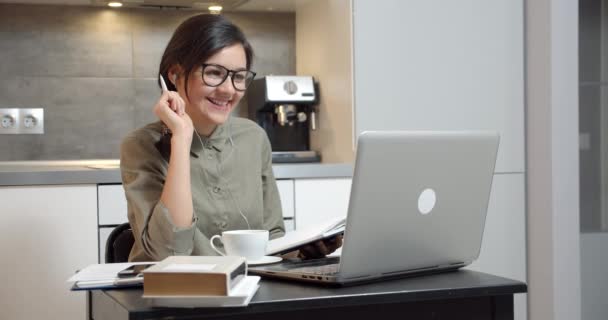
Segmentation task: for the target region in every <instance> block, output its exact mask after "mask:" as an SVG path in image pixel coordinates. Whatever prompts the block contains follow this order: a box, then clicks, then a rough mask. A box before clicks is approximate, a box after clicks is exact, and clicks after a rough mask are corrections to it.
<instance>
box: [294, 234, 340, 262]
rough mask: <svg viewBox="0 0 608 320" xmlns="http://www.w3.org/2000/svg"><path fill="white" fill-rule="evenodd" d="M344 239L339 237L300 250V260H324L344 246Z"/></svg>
mask: <svg viewBox="0 0 608 320" xmlns="http://www.w3.org/2000/svg"><path fill="white" fill-rule="evenodd" d="M342 238H343V237H342V235H337V236H335V237H332V238H330V239H325V240H319V241H317V242H313V243H311V244H308V245H305V246H303V247H301V248H300V250H299V253H298V258H300V259H303V260H307V259H319V258H323V257H325V256H326V255H328V254H330V253H332V252H334V251H336V249H338V248H340V247H341V246H342Z"/></svg>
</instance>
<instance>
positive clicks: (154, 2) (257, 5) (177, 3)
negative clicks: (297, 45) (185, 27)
mask: <svg viewBox="0 0 608 320" xmlns="http://www.w3.org/2000/svg"><path fill="white" fill-rule="evenodd" d="M296 1H297V0H216V1H214V0H122V2H123V4H124V6H125V7H178V8H184V9H207V7H209V6H210V5H214V4H219V5H221V6H223V7H224V10H226V11H277V12H295V11H296ZM107 2H108V1H107V0H0V3H14V4H49V5H77V6H105V5H106V4H107Z"/></svg>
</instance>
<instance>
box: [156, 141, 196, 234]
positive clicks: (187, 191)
mask: <svg viewBox="0 0 608 320" xmlns="http://www.w3.org/2000/svg"><path fill="white" fill-rule="evenodd" d="M190 179H191V178H190V143H188V141H187V139H180V138H178V137H175V136H174V137H173V138H172V139H171V158H170V160H169V169H168V171H167V177H166V180H165V186H164V187H163V192H162V195H161V198H160V199H161V201H162V203H163V204H164V205H165V207H167V209H168V210H169V214H170V215H171V219H172V221H173V223H174V224H175V226H177V227H188V226H190V225H191V224H192V215H193V212H194V208H193V206H192V190H191V184H190Z"/></svg>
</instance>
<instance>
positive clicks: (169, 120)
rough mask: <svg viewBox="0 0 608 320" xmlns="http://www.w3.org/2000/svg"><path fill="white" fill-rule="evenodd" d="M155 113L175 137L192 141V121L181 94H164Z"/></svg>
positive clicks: (166, 92)
mask: <svg viewBox="0 0 608 320" xmlns="http://www.w3.org/2000/svg"><path fill="white" fill-rule="evenodd" d="M154 113H155V114H156V116H157V117H158V118H159V119H160V120H161V121H162V122H163V123H164V124H165V125H166V126H167V128H169V130H171V132H172V133H173V136H174V137H183V138H184V139H186V140H189V141H192V132H193V125H192V119H190V116H188V114H187V113H186V103H185V102H184V99H182V97H181V96H180V95H179V93H177V92H175V91H165V92H163V94H162V95H161V96H160V99H158V102H157V103H156V105H155V106H154Z"/></svg>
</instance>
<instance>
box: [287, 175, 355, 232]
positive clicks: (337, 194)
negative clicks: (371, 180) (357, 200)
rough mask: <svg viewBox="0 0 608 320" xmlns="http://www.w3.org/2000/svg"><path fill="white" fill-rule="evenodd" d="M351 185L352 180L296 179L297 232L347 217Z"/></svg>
mask: <svg viewBox="0 0 608 320" xmlns="http://www.w3.org/2000/svg"><path fill="white" fill-rule="evenodd" d="M350 185H351V179H350V178H332V179H296V180H295V196H296V198H295V205H296V207H295V208H296V223H295V228H296V230H297V229H303V228H308V227H311V226H315V225H317V224H318V223H320V222H323V221H327V220H331V219H333V218H337V217H345V216H346V212H347V211H348V199H349V197H350Z"/></svg>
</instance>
